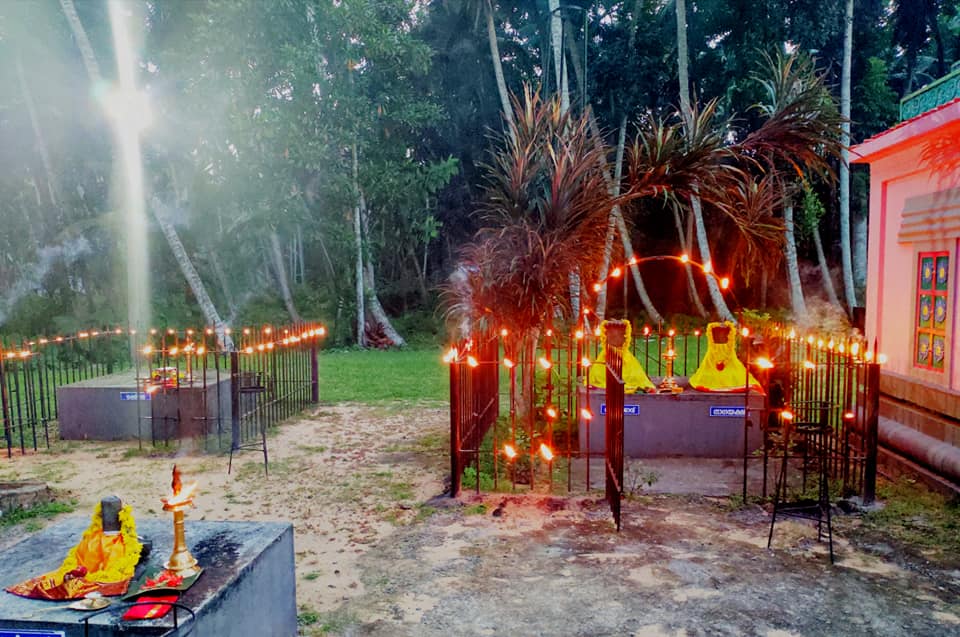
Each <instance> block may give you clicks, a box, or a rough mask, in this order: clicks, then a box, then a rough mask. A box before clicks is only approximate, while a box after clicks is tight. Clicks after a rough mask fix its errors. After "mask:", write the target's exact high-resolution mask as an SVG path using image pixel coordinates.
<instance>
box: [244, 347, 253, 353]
mask: <svg viewBox="0 0 960 637" xmlns="http://www.w3.org/2000/svg"><path fill="white" fill-rule="evenodd" d="M243 351H245V352H246V353H247V354H253V347H252V346H250V345H247V347H246V349H244V350H243Z"/></svg>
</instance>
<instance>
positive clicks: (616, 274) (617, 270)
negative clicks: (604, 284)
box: [610, 266, 623, 279]
mask: <svg viewBox="0 0 960 637" xmlns="http://www.w3.org/2000/svg"><path fill="white" fill-rule="evenodd" d="M622 274H623V270H621V269H620V266H617V267H615V268H614V269H612V270H610V276H612V277H613V278H614V279H618V278H620V275H622Z"/></svg>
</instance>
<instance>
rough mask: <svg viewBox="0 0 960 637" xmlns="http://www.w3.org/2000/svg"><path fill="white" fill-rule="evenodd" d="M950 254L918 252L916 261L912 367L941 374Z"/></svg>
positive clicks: (943, 362) (944, 343)
mask: <svg viewBox="0 0 960 637" xmlns="http://www.w3.org/2000/svg"><path fill="white" fill-rule="evenodd" d="M949 286H950V254H949V253H947V252H921V253H920V254H919V255H918V258H917V297H916V305H915V308H916V320H915V322H914V325H915V334H914V366H915V367H918V368H922V369H928V370H932V371H935V372H942V371H944V370H945V369H946V366H947V360H946V356H947V318H948V317H947V314H948V312H949V300H950V299H949Z"/></svg>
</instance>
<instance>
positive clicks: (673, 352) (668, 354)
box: [666, 347, 677, 358]
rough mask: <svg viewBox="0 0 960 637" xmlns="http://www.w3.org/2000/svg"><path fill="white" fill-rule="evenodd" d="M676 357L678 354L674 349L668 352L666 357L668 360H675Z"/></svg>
mask: <svg viewBox="0 0 960 637" xmlns="http://www.w3.org/2000/svg"><path fill="white" fill-rule="evenodd" d="M676 355H677V353H676V352H675V351H673V348H672V347H671V348H670V349H668V350H667V356H666V357H667V358H674V357H675V356H676Z"/></svg>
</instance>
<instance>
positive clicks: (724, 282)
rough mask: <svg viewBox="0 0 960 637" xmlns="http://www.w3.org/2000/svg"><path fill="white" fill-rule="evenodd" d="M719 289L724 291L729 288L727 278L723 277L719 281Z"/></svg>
mask: <svg viewBox="0 0 960 637" xmlns="http://www.w3.org/2000/svg"><path fill="white" fill-rule="evenodd" d="M720 287H721V288H723V289H724V290H726V289H727V288H729V287H730V279H729V277H723V278H722V279H720Z"/></svg>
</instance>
